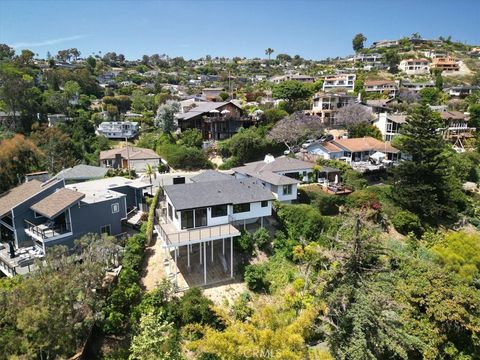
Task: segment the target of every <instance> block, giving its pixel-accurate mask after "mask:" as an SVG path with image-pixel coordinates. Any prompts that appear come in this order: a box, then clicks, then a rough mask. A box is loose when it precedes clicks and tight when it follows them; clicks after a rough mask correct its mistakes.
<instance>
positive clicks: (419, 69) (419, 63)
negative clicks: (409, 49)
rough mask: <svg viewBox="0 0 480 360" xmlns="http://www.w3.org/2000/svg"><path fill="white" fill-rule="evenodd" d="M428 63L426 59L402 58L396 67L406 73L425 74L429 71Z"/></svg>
mask: <svg viewBox="0 0 480 360" xmlns="http://www.w3.org/2000/svg"><path fill="white" fill-rule="evenodd" d="M430 64H431V63H430V61H429V60H428V59H404V60H402V61H400V65H399V66H398V68H399V69H400V71H403V72H404V73H406V74H407V75H426V74H429V73H430Z"/></svg>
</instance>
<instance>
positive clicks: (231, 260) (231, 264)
mask: <svg viewBox="0 0 480 360" xmlns="http://www.w3.org/2000/svg"><path fill="white" fill-rule="evenodd" d="M230 277H231V278H232V279H233V236H231V237H230Z"/></svg>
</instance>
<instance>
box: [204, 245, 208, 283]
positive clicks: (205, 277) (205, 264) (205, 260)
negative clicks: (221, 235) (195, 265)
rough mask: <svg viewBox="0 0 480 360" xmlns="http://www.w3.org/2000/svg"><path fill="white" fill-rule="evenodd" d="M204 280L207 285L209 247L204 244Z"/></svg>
mask: <svg viewBox="0 0 480 360" xmlns="http://www.w3.org/2000/svg"><path fill="white" fill-rule="evenodd" d="M203 260H204V261H203V282H204V283H205V285H207V247H206V246H205V245H204V246H203Z"/></svg>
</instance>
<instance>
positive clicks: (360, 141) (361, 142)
mask: <svg viewBox="0 0 480 360" xmlns="http://www.w3.org/2000/svg"><path fill="white" fill-rule="evenodd" d="M332 142H333V143H334V145H336V146H338V147H340V148H342V149H344V150H346V151H350V152H360V151H372V150H375V151H380V152H390V153H399V152H400V150H398V149H397V148H394V147H393V146H392V145H390V144H389V143H387V142H383V141H380V140H377V139H375V138H373V137H370V136H366V137H363V138H353V139H338V140H334V141H332Z"/></svg>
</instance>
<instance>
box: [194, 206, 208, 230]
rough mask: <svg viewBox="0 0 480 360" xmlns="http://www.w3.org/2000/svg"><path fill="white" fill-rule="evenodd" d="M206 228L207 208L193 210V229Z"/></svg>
mask: <svg viewBox="0 0 480 360" xmlns="http://www.w3.org/2000/svg"><path fill="white" fill-rule="evenodd" d="M201 226H207V208H203V209H195V227H201Z"/></svg>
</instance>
